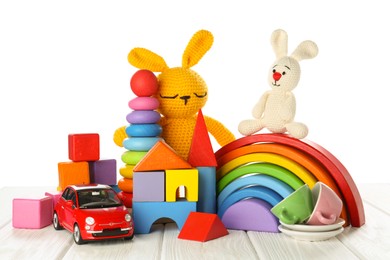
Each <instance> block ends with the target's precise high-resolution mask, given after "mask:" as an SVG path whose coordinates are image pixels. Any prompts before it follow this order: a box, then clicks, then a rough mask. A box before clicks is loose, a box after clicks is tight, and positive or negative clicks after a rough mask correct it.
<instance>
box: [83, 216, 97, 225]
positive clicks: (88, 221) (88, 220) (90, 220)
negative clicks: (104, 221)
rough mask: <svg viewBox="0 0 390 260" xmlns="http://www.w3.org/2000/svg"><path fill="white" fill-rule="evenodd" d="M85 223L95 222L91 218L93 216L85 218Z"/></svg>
mask: <svg viewBox="0 0 390 260" xmlns="http://www.w3.org/2000/svg"><path fill="white" fill-rule="evenodd" d="M85 223H87V224H88V225H93V224H95V220H94V219H93V217H87V218H86V219H85Z"/></svg>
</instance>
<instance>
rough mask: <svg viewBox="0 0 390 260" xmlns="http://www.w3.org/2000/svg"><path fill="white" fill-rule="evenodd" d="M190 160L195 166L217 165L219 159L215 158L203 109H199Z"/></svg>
mask: <svg viewBox="0 0 390 260" xmlns="http://www.w3.org/2000/svg"><path fill="white" fill-rule="evenodd" d="M188 162H189V163H190V164H191V165H192V166H193V167H198V166H199V167H201V166H204V167H207V166H208V167H210V166H215V167H216V166H217V160H216V159H215V155H214V151H213V147H212V145H211V142H210V137H209V132H208V130H207V126H206V123H205V121H204V118H203V113H202V110H199V112H198V118H197V119H196V125H195V129H194V135H193V137H192V143H191V148H190V153H189V155H188Z"/></svg>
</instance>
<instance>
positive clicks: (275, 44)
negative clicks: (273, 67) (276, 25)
mask: <svg viewBox="0 0 390 260" xmlns="http://www.w3.org/2000/svg"><path fill="white" fill-rule="evenodd" d="M287 40H288V36H287V33H286V32H285V31H283V30H282V29H278V30H275V31H274V32H273V33H272V35H271V45H272V48H273V49H274V52H275V55H276V59H279V58H282V57H284V56H287V49H288V47H287Z"/></svg>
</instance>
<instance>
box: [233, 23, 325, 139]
mask: <svg viewBox="0 0 390 260" xmlns="http://www.w3.org/2000/svg"><path fill="white" fill-rule="evenodd" d="M271 45H272V48H273V50H274V52H275V55H276V61H275V62H274V63H273V65H272V66H271V68H270V71H269V76H268V82H269V84H270V86H271V88H272V90H269V91H266V92H265V93H264V94H263V96H262V97H261V98H260V100H259V101H258V102H257V104H256V105H255V107H254V108H253V110H252V115H253V117H254V118H255V119H248V120H244V121H242V122H240V124H239V126H238V131H239V132H240V133H241V134H242V135H251V134H254V133H256V132H258V131H260V130H261V129H263V128H267V129H268V130H269V131H271V132H273V133H286V132H288V133H289V134H290V135H291V136H293V137H295V138H298V139H301V138H305V137H306V136H307V134H308V128H307V126H306V125H305V124H303V123H298V122H295V121H294V117H295V97H294V94H293V93H292V92H291V91H292V90H293V89H294V88H295V87H296V86H297V85H298V82H299V78H300V75H301V68H300V66H299V63H298V62H299V61H301V60H304V59H311V58H314V57H315V56H317V54H318V48H317V45H316V44H315V43H314V42H312V41H304V42H302V43H301V44H299V46H298V47H297V48H296V49H295V51H294V52H293V53H292V54H291V55H290V56H287V33H286V32H285V31H283V30H280V29H279V30H276V31H274V32H273V33H272V36H271Z"/></svg>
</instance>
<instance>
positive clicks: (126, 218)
mask: <svg viewBox="0 0 390 260" xmlns="http://www.w3.org/2000/svg"><path fill="white" fill-rule="evenodd" d="M125 220H126V221H127V222H129V221H130V220H131V216H130V214H126V215H125Z"/></svg>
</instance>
